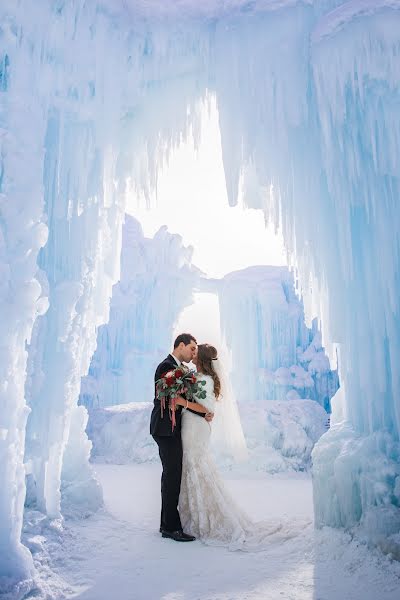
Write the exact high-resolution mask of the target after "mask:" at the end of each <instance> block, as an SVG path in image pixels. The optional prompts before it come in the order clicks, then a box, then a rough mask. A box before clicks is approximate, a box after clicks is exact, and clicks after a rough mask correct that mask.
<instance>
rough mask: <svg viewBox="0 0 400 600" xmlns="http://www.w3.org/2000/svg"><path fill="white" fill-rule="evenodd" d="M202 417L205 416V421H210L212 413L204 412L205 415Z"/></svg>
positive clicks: (212, 416)
mask: <svg viewBox="0 0 400 600" xmlns="http://www.w3.org/2000/svg"><path fill="white" fill-rule="evenodd" d="M204 418H205V420H206V421H208V422H210V421H212V420H213V418H214V413H206V414H205V416H204Z"/></svg>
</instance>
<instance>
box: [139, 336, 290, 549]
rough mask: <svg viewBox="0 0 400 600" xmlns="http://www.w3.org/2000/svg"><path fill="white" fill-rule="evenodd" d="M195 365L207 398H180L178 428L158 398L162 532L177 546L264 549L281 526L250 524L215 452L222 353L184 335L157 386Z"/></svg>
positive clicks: (154, 424) (155, 430)
mask: <svg viewBox="0 0 400 600" xmlns="http://www.w3.org/2000/svg"><path fill="white" fill-rule="evenodd" d="M190 361H192V362H193V363H194V364H195V366H196V370H197V372H196V381H197V383H198V384H201V388H202V390H203V393H202V394H201V395H199V398H196V397H194V398H193V400H188V399H186V398H185V397H184V395H183V394H182V395H181V396H178V397H177V398H175V402H174V408H175V411H174V426H173V427H172V426H171V411H169V410H168V409H167V410H163V406H162V401H160V399H159V398H158V397H157V394H156V395H155V399H154V408H153V411H152V414H151V423H150V433H151V435H152V436H153V438H154V440H155V441H156V443H157V445H158V449H159V455H160V459H161V463H162V468H163V471H162V476H161V523H160V533H161V534H162V537H165V538H170V539H173V540H175V541H177V542H189V541H194V540H195V539H196V537H197V538H199V539H201V540H202V541H203V542H205V543H208V544H213V545H222V546H227V547H228V548H230V549H232V550H234V549H240V550H257V549H262V547H263V546H264V542H265V541H266V538H267V537H269V536H270V535H271V534H274V533H276V532H277V531H278V530H280V529H281V526H280V525H279V524H277V523H276V522H275V523H272V524H271V523H266V522H263V523H254V522H252V521H251V520H250V519H249V517H248V516H247V515H246V513H245V512H243V511H242V509H241V508H240V507H239V506H238V505H237V504H236V502H235V500H234V499H233V498H232V496H231V494H230V493H229V492H228V490H227V489H226V487H225V484H224V482H223V480H222V478H221V477H220V475H219V473H218V470H217V468H216V465H215V463H214V460H213V457H212V455H211V451H210V436H211V427H212V421H213V417H214V413H215V411H218V404H220V403H222V402H224V401H225V397H224V393H225V390H224V389H223V388H224V386H223V383H224V378H223V377H222V370H221V366H220V360H219V358H218V353H217V350H216V348H214V346H211V345H209V344H199V345H197V342H196V339H195V338H194V337H193V336H192V335H190V334H187V333H183V334H181V335H179V336H178V337H177V338H176V340H175V343H174V349H173V351H172V352H171V354H169V355H168V356H167V358H166V359H165V360H163V361H162V362H161V363H160V364H159V365H158V367H157V370H156V372H155V382H157V381H159V380H160V378H162V377H163V375H165V374H166V373H167V372H169V371H171V370H174V369H177V368H178V367H184V365H183V363H189V362H190ZM226 387H227V386H226ZM204 392H205V393H204ZM197 399H198V401H197Z"/></svg>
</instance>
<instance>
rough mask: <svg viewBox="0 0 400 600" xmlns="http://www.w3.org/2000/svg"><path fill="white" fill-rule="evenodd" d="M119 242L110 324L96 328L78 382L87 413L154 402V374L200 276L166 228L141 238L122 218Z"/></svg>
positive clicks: (135, 223) (187, 253)
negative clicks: (92, 348) (117, 276)
mask: <svg viewBox="0 0 400 600" xmlns="http://www.w3.org/2000/svg"><path fill="white" fill-rule="evenodd" d="M122 240H123V242H122V253H121V278H120V281H119V282H118V283H117V284H116V285H114V287H113V292H112V299H111V305H110V319H109V322H108V323H107V325H103V326H101V327H99V330H98V335H97V348H96V351H95V353H94V356H93V358H92V361H91V364H90V368H89V374H88V376H87V377H84V378H83V379H82V387H81V394H80V403H81V404H84V405H85V406H86V407H87V408H100V407H104V406H110V405H115V404H126V403H127V402H144V401H150V400H151V399H152V398H153V396H154V385H153V375H154V370H155V368H156V366H157V364H158V363H159V362H160V357H163V356H166V355H167V354H168V352H169V351H170V349H171V336H172V331H173V328H174V325H175V323H176V321H177V319H178V317H179V314H180V313H181V311H182V310H183V309H184V308H185V307H186V306H188V305H190V304H191V303H192V292H193V288H194V287H196V286H197V281H198V278H199V275H200V272H199V271H198V269H196V268H195V267H193V266H192V265H191V254H192V249H191V248H190V247H185V246H183V245H182V238H181V237H180V236H179V235H172V234H170V233H168V231H167V230H166V228H165V227H163V228H161V229H160V230H159V231H158V232H157V233H156V235H155V236H154V238H152V239H149V238H145V237H144V235H143V232H142V229H141V226H140V224H139V222H138V221H136V219H134V218H133V217H131V216H128V215H127V216H126V221H125V225H124V227H123V235H122Z"/></svg>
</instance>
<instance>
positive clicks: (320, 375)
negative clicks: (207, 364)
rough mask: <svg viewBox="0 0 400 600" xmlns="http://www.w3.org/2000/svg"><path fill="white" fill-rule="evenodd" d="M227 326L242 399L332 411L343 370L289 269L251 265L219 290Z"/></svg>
mask: <svg viewBox="0 0 400 600" xmlns="http://www.w3.org/2000/svg"><path fill="white" fill-rule="evenodd" d="M218 296H219V301H220V313H221V327H222V331H223V334H224V337H225V339H226V342H227V344H228V347H229V348H230V351H231V354H232V364H233V365H235V367H234V369H233V373H232V378H233V383H234V387H235V390H237V395H238V401H239V403H241V404H242V405H245V404H246V402H248V401H265V400H285V399H287V400H294V399H296V398H309V399H311V400H316V401H317V402H319V403H320V404H321V406H323V408H324V409H325V410H326V411H328V412H330V400H331V398H332V396H333V395H334V394H335V392H336V390H337V389H338V377H337V372H336V371H332V370H331V368H330V362H329V359H328V357H327V356H326V354H325V352H324V348H323V347H322V345H321V334H320V332H319V330H318V327H317V323H316V321H314V322H313V324H312V327H311V328H308V327H307V326H306V324H305V321H304V308H303V305H302V303H301V301H300V300H299V298H298V297H297V295H296V293H295V289H294V282H293V276H292V274H291V273H290V272H289V271H288V269H287V268H286V267H250V268H248V269H244V270H242V271H237V272H234V273H230V274H229V275H226V276H225V277H224V279H223V280H222V281H221V283H220V285H219V286H218Z"/></svg>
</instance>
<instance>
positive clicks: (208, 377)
mask: <svg viewBox="0 0 400 600" xmlns="http://www.w3.org/2000/svg"><path fill="white" fill-rule="evenodd" d="M196 379H197V381H212V377H211V375H206V374H205V373H196Z"/></svg>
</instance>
